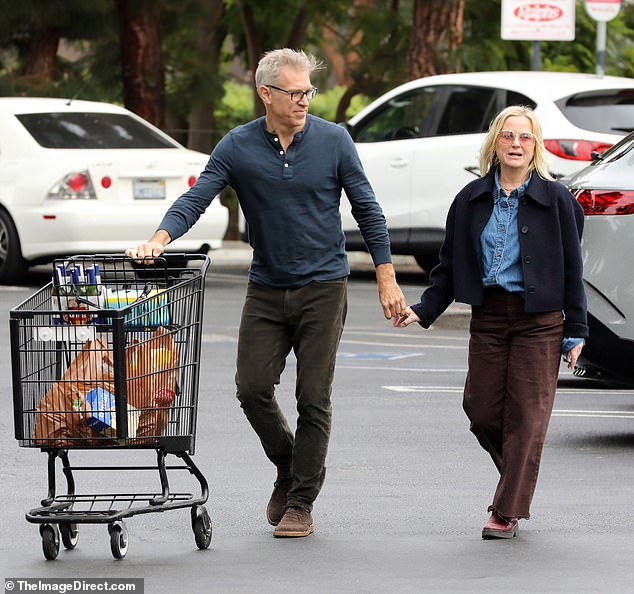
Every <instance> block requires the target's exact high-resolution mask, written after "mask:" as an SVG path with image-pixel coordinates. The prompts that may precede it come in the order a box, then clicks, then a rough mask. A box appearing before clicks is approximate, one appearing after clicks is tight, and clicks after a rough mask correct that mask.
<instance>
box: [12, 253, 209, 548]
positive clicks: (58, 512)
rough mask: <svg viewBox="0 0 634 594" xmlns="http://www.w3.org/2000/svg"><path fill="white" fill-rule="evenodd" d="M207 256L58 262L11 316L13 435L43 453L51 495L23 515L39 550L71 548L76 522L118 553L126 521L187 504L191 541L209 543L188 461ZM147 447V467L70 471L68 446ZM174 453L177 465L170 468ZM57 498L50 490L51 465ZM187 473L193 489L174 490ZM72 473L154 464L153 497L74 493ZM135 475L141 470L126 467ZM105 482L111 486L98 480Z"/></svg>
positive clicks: (202, 484)
mask: <svg viewBox="0 0 634 594" xmlns="http://www.w3.org/2000/svg"><path fill="white" fill-rule="evenodd" d="M208 265H209V259H208V258H207V257H206V256H199V255H194V256H192V255H189V256H188V255H184V254H178V255H177V256H174V257H168V256H166V257H164V258H158V259H156V260H155V261H154V263H153V264H149V263H147V264H145V263H144V264H139V263H136V262H133V261H132V260H130V259H128V258H125V257H124V256H106V255H97V256H73V257H72V258H68V259H66V260H59V261H56V262H55V263H54V265H53V271H54V274H53V281H52V282H51V283H50V284H48V285H46V286H45V287H43V288H42V289H40V290H39V291H37V292H36V293H35V294H34V295H32V296H31V297H30V298H28V299H27V300H26V301H24V302H23V303H21V304H20V305H18V306H17V307H15V308H13V309H12V310H11V312H10V334H11V368H12V376H13V405H14V406H13V409H14V427H15V437H16V439H17V440H18V442H19V444H20V446H22V447H36V448H40V449H41V450H42V451H44V452H46V453H47V455H48V494H47V497H46V498H45V499H43V500H42V501H41V505H40V507H37V508H34V509H32V510H30V511H29V512H28V513H27V514H26V519H27V521H29V522H32V523H36V524H39V526H40V534H41V537H42V549H43V552H44V556H45V557H46V558H47V559H55V558H56V557H57V555H58V553H59V548H60V534H61V541H62V544H63V545H64V547H65V548H67V549H72V548H75V546H76V545H77V542H78V537H79V525H80V524H107V525H108V532H109V534H110V545H111V550H112V554H113V556H114V557H115V558H118V559H120V558H123V557H124V556H125V555H126V553H127V549H128V533H127V528H126V526H125V523H124V521H123V520H124V519H125V518H129V517H131V516H134V515H137V514H147V513H153V512H164V511H168V510H172V509H181V508H187V507H189V508H190V510H191V527H192V530H193V532H194V538H195V543H196V545H197V546H198V548H200V549H206V548H208V547H209V544H210V542H211V536H212V526H211V520H210V516H209V513H208V512H207V510H206V508H205V506H204V503H206V501H207V499H208V496H209V488H208V484H207V481H206V479H205V477H204V476H203V474H202V472H201V471H200V470H199V468H198V467H197V466H196V465H195V464H194V462H193V460H192V458H191V455H193V454H194V449H195V434H196V420H197V410H198V381H199V370H200V343H201V332H202V312H203V297H204V279H205V273H206V270H207V267H208ZM131 449H139V450H152V449H153V450H155V452H156V464H155V465H148V466H139V465H134V466H73V465H72V464H71V462H70V452H71V451H72V450H101V451H104V452H106V453H104V455H103V456H100V460H101V459H105V458H106V456H107V455H108V454H107V452H108V451H109V450H118V451H122V452H125V451H126V450H131ZM167 456H175V457H176V458H177V460H178V461H180V462H181V464H179V465H167V463H166V458H167ZM58 460H59V461H60V462H61V469H62V473H63V475H64V477H65V482H66V489H65V491H66V492H65V493H58V489H57V471H56V467H57V461H58ZM182 470H185V471H187V472H188V473H189V475H191V476H193V477H194V479H195V481H197V483H198V487H199V489H200V493H199V494H198V495H194V494H193V493H185V492H172V491H171V490H170V481H169V480H168V475H172V474H173V473H174V472H177V471H182ZM79 471H95V472H99V473H100V472H107V471H110V472H116V473H118V474H121V473H123V472H125V471H134V472H135V473H136V472H137V471H154V472H156V473H158V476H159V479H160V492H132V493H80V492H77V489H76V476H77V474H78V473H79ZM133 476H134V477H136V476H137V475H136V474H134V475H133ZM106 483H107V481H106Z"/></svg>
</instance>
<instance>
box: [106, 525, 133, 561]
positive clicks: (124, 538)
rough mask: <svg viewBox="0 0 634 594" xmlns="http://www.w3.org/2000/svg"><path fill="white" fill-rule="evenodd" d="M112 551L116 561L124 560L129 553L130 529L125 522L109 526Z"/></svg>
mask: <svg viewBox="0 0 634 594" xmlns="http://www.w3.org/2000/svg"><path fill="white" fill-rule="evenodd" d="M108 532H109V533H110V550H111V551H112V556H113V557H114V558H115V559H123V558H124V557H125V554H126V553H127V552H128V529H127V528H126V527H125V524H124V523H123V522H113V523H112V524H108Z"/></svg>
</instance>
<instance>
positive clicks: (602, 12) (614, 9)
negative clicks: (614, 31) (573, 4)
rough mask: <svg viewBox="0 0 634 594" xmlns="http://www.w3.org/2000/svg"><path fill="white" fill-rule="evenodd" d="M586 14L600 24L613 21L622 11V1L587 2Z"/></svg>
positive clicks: (598, 0)
mask: <svg viewBox="0 0 634 594" xmlns="http://www.w3.org/2000/svg"><path fill="white" fill-rule="evenodd" d="M585 4H586V12H587V13H588V14H589V15H590V16H591V17H592V18H593V19H594V20H595V21H599V22H606V21H611V20H612V19H613V18H614V17H615V16H616V15H617V14H619V11H620V10H621V0H586V2H585Z"/></svg>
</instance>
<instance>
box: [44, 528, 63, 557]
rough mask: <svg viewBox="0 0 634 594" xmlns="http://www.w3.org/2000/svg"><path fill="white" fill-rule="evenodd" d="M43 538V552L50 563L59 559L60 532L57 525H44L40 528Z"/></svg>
mask: <svg viewBox="0 0 634 594" xmlns="http://www.w3.org/2000/svg"><path fill="white" fill-rule="evenodd" d="M40 535H41V536H42V551H43V552H44V557H46V558H47V559H48V560H49V561H54V560H55V559H57V554H58V553H59V530H58V529H57V525H56V524H42V525H41V526H40Z"/></svg>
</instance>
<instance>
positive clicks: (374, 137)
mask: <svg viewBox="0 0 634 594" xmlns="http://www.w3.org/2000/svg"><path fill="white" fill-rule="evenodd" d="M436 92H437V87H423V88H420V89H415V90H413V91H408V92H407V93H403V94H402V95H399V96H397V97H394V98H392V99H390V100H389V101H387V102H386V103H385V104H384V105H383V106H381V107H380V108H378V109H377V110H376V111H375V112H373V113H371V114H370V116H368V118H367V119H365V120H362V121H361V122H360V123H359V124H358V125H357V126H356V127H355V130H354V140H355V142H382V141H386V140H401V139H404V138H417V137H418V136H420V133H421V129H422V128H423V125H424V122H425V119H426V118H427V116H428V115H429V113H430V107H431V105H432V103H433V99H434V97H435V95H436Z"/></svg>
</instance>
